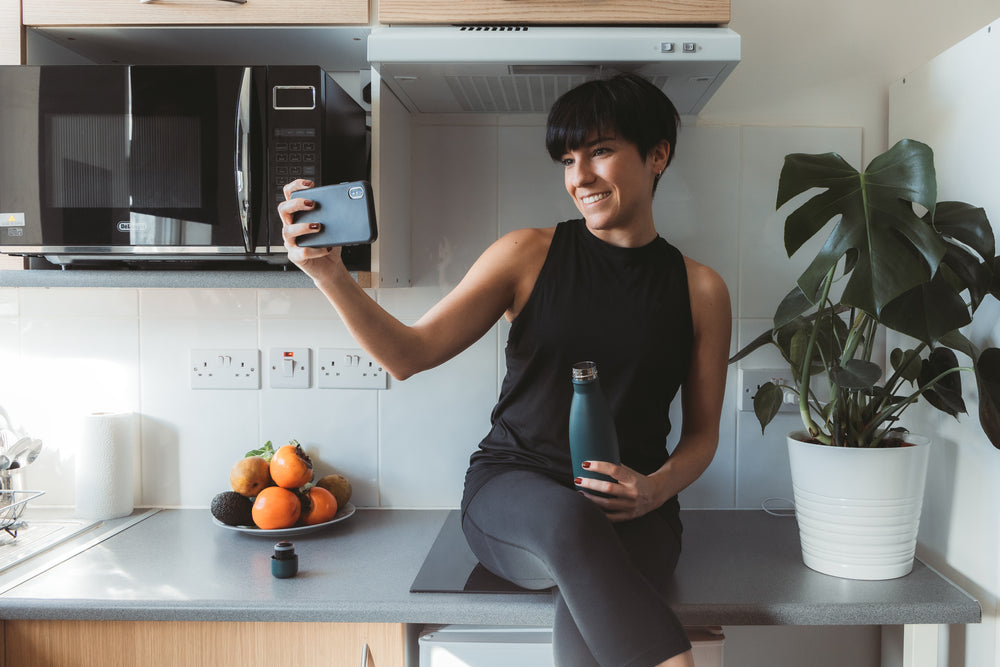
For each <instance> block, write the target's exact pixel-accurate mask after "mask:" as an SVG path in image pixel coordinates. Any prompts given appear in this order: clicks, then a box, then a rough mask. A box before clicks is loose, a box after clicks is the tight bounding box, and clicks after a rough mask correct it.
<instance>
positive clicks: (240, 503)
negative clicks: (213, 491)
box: [212, 491, 253, 526]
mask: <svg viewBox="0 0 1000 667" xmlns="http://www.w3.org/2000/svg"><path fill="white" fill-rule="evenodd" d="M252 508H253V500H251V499H250V498H247V497H246V496H242V495H240V494H238V493H236V492H235V491H223V492H222V493H220V494H218V495H216V496H215V497H214V498H212V516H214V517H215V518H216V519H218V520H219V521H221V522H222V523H224V524H226V525H227V526H252V525H253V516H252V514H251V509H252Z"/></svg>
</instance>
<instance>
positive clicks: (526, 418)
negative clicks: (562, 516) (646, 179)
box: [462, 220, 693, 514]
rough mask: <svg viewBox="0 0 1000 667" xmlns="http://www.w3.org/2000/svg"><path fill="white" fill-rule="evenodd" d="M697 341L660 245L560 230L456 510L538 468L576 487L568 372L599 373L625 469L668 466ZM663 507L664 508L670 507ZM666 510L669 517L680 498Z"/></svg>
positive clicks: (672, 254)
mask: <svg viewBox="0 0 1000 667" xmlns="http://www.w3.org/2000/svg"><path fill="white" fill-rule="evenodd" d="M692 340H693V331H692V324H691V304H690V300H689V295H688V284H687V272H686V270H685V266H684V258H683V256H682V255H681V253H680V251H678V250H677V248H675V247H674V246H672V245H670V244H669V243H667V241H666V240H664V239H663V238H662V237H659V236H658V237H657V238H656V239H654V240H653V241H652V242H650V243H649V244H647V245H645V246H642V247H639V248H620V247H617V246H613V245H610V244H607V243H605V242H604V241H602V240H600V239H599V238H597V237H596V236H594V235H593V234H592V233H591V232H590V230H589V229H587V226H586V224H585V223H584V221H583V220H570V221H568V222H563V223H560V224H559V225H558V226H557V227H556V230H555V234H554V236H553V238H552V245H551V246H550V247H549V251H548V255H547V256H546V258H545V263H544V264H543V265H542V270H541V272H540V273H539V275H538V279H537V281H536V282H535V286H534V289H533V290H532V293H531V295H530V296H529V298H528V301H527V303H526V304H525V306H524V309H523V310H522V311H521V312H520V313H519V314H518V316H517V318H516V319H515V320H514V322H513V324H512V325H511V329H510V334H509V335H508V338H507V348H506V356H507V375H506V377H504V381H503V385H502V386H501V389H500V397H499V399H498V401H497V404H496V407H495V408H494V409H493V413H492V415H491V423H492V428H491V430H490V432H489V433H488V434H487V436H486V437H485V438H484V439H483V441H482V442H481V443H480V445H479V449H478V450H477V451H476V452H474V453H473V454H472V457H471V460H470V466H469V469H468V471H467V473H466V478H465V493H464V495H463V498H462V511H463V514H464V511H465V509H466V507H468V503H469V501H470V500H471V499H472V497H473V496H474V495H475V494H476V492H477V491H478V490H479V489H480V488H481V487H482V486H483V485H484V484H485V483H486V482H487V481H488V480H489V479H490V478H491V477H492V476H493V475H494V474H496V473H497V472H499V471H502V470H506V469H511V468H517V469H529V470H536V471H538V472H541V473H543V474H546V475H549V476H550V477H552V478H553V479H555V480H557V481H559V482H561V483H564V484H566V485H567V486H572V484H573V472H572V469H573V468H572V461H571V458H570V452H569V435H568V434H569V404H570V399H571V398H572V395H573V385H572V381H571V368H572V366H573V364H574V363H576V362H578V361H594V362H596V363H597V369H598V373H599V379H600V383H601V388H602V389H603V391H604V393H605V396H606V397H607V399H608V402H609V403H610V405H611V411H612V413H613V415H614V418H615V425H616V428H617V431H618V444H619V448H620V451H621V458H622V462H623V463H624V464H625V465H627V466H629V467H631V468H633V469H634V470H636V471H638V472H640V473H643V474H649V473H651V472H653V471H655V470H657V469H658V468H659V467H660V466H662V465H663V463H664V462H665V461H666V460H667V457H668V456H669V454H668V452H667V450H666V437H667V434H668V433H669V432H670V419H669V416H668V410H669V407H670V402H671V401H672V400H673V398H674V396H675V395H676V393H677V390H678V388H679V387H680V385H681V383H682V382H683V381H684V379H685V378H686V376H687V372H688V367H689V366H690V360H691V345H692ZM668 506H669V507H668ZM664 509H667V510H668V511H672V512H676V511H677V509H678V505H677V499H676V497H674V498H672V499H671V500H670V502H668V503H667V505H665V506H664Z"/></svg>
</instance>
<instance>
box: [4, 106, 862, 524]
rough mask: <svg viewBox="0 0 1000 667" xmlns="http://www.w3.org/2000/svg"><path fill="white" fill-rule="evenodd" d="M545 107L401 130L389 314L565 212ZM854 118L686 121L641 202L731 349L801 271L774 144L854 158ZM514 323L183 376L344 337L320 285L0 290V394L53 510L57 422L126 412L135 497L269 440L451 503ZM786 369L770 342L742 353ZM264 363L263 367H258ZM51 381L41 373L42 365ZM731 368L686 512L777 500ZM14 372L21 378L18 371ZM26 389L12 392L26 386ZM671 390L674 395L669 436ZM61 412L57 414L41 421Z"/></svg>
mask: <svg viewBox="0 0 1000 667" xmlns="http://www.w3.org/2000/svg"><path fill="white" fill-rule="evenodd" d="M543 124H544V119H543V118H541V117H532V118H526V119H519V120H518V122H507V120H506V119H503V118H501V119H496V118H493V119H489V118H482V117H477V118H476V119H475V122H468V123H458V124H454V125H449V124H448V123H446V122H421V123H417V124H415V125H414V128H413V144H412V149H413V150H412V155H413V160H414V164H413V189H412V197H411V209H412V211H411V213H412V234H413V240H412V264H413V272H412V277H413V287H411V288H402V289H371V290H368V292H369V294H371V295H372V296H373V297H374V298H375V299H376V300H377V301H378V302H379V304H380V305H381V306H382V307H384V308H385V309H386V310H387V311H388V312H389V313H391V314H393V315H394V316H396V317H398V318H400V319H402V320H403V321H406V322H413V321H415V320H416V319H418V318H419V317H420V316H421V315H423V313H424V312H426V310H427V309H429V308H430V307H431V306H433V305H434V304H435V303H436V302H437V301H438V300H439V299H440V298H441V297H442V296H444V295H445V294H446V293H447V292H448V291H449V290H450V289H451V288H452V287H453V286H454V285H455V284H457V283H458V281H459V280H461V278H462V276H463V275H464V274H465V272H466V271H467V270H468V268H469V266H471V264H472V263H473V262H474V261H475V260H476V258H477V257H478V256H479V255H480V253H482V251H483V250H485V248H486V247H487V246H488V245H489V244H490V243H492V242H493V241H494V240H496V238H498V236H499V235H500V234H503V233H506V232H508V231H511V230H513V229H516V228H520V227H525V226H551V225H553V224H555V223H557V222H559V221H560V220H564V219H569V218H574V217H578V212H577V211H576V208H575V207H574V206H573V204H572V202H571V201H570V199H569V197H568V195H567V194H566V192H565V189H564V187H563V179H562V169H561V167H560V166H559V165H558V164H555V163H553V162H552V160H551V159H550V158H549V157H548V154H547V153H546V151H545V148H544V127H543ZM860 144H861V132H860V130H859V129H855V128H847V129H844V128H803V127H794V128H766V127H742V128H741V127H735V126H730V127H713V126H702V125H697V124H694V123H690V124H688V125H685V126H684V127H683V128H682V130H681V135H680V138H679V142H678V151H677V157H676V160H675V161H674V163H673V164H672V165H671V167H670V169H669V170H668V171H667V173H666V175H665V176H664V180H663V181H662V183H661V185H660V190H659V191H658V193H657V197H656V200H655V203H654V206H655V213H656V216H657V221H658V229H659V231H660V234H661V235H662V236H664V237H665V238H667V239H668V240H669V241H670V242H671V243H673V244H674V245H676V246H678V247H679V248H681V250H682V251H683V252H684V253H685V254H687V255H689V256H691V257H693V258H694V259H696V260H698V261H701V262H704V263H706V264H708V265H709V266H712V267H713V268H715V269H716V270H717V271H718V272H719V273H720V274H721V275H722V276H723V277H724V279H725V280H726V282H727V284H728V285H729V289H730V293H731V295H732V299H733V305H734V316H736V319H735V320H734V341H733V346H732V349H733V351H735V350H736V349H738V347H739V346H741V345H744V344H745V343H746V342H747V341H748V340H749V339H750V338H752V337H753V336H756V335H757V334H758V333H759V332H761V331H763V330H765V329H766V328H768V327H769V326H770V322H769V318H770V317H771V315H772V313H773V311H774V308H775V306H776V305H777V303H778V300H779V299H780V298H781V297H782V296H784V294H785V293H786V292H787V291H788V289H790V287H791V284H792V282H793V281H794V279H795V278H796V277H797V275H798V272H799V270H800V269H801V267H800V266H798V265H797V264H796V263H795V262H794V261H789V260H787V259H786V258H785V255H784V251H783V249H782V239H781V226H782V220H783V218H782V217H781V216H779V215H778V214H777V213H775V212H774V210H773V207H774V196H775V188H776V184H777V178H778V172H779V170H780V168H781V163H782V159H783V156H784V155H785V154H786V153H789V152H794V151H806V152H823V151H828V150H837V151H838V152H840V153H841V154H842V155H843V156H844V157H845V158H846V159H848V161H850V162H852V163H856V162H857V158H858V156H859V155H860ZM509 328H510V326H509V324H507V323H506V322H505V321H501V322H499V323H498V324H497V325H496V326H495V327H493V328H492V329H491V330H490V331H489V332H488V333H487V334H486V335H485V336H484V337H483V338H482V339H481V340H480V341H478V342H477V343H475V344H474V345H473V346H472V347H471V348H470V349H469V350H467V351H465V352H464V353H462V354H461V355H459V356H458V357H456V358H455V359H452V360H451V361H449V362H447V363H445V364H443V365H442V366H440V367H438V368H436V369H433V370H431V371H427V372H425V373H422V374H420V375H417V376H415V377H413V378H410V379H408V380H406V381H405V382H396V381H394V380H391V379H390V380H389V388H388V390H384V391H378V390H328V389H318V388H316V381H315V368H314V369H313V378H312V384H311V386H310V387H309V388H308V389H296V390H291V389H272V388H270V386H269V383H268V378H267V373H266V372H262V374H261V375H262V382H261V384H262V388H261V389H260V390H259V391H252V390H249V391H243V390H227V391H221V390H216V391H206V390H201V391H196V390H192V389H190V375H189V374H190V368H189V356H190V350H191V349H192V348H218V347H223V348H224V347H232V348H253V349H258V350H260V354H261V357H262V361H266V359H267V354H268V352H269V350H270V348H272V347H308V348H310V349H311V350H312V354H313V359H314V360H315V355H316V354H317V351H318V349H319V348H320V347H356V345H355V343H354V341H353V340H352V339H351V336H350V334H349V333H348V331H347V329H346V327H345V326H344V324H343V323H342V322H341V321H340V319H339V317H338V316H337V313H336V311H335V310H334V309H333V307H332V306H331V305H330V304H329V303H328V302H327V301H326V299H325V297H323V295H322V294H321V293H320V292H319V291H318V290H314V289H301V288H300V289H138V290H134V289H121V290H115V289H95V290H91V289H48V288H45V289H40V288H39V289H36V288H0V363H2V364H3V367H4V369H5V371H6V370H7V369H10V370H11V371H12V372H8V373H7V377H9V378H12V379H11V380H10V381H7V382H3V383H0V404H3V405H4V406H5V407H7V408H8V409H9V410H11V412H12V414H16V416H17V417H19V418H20V420H21V421H23V422H25V424H26V425H28V426H30V427H31V428H32V430H37V433H38V435H39V437H43V439H44V440H45V441H46V442H45V450H44V452H45V453H44V454H43V457H42V458H40V459H39V460H38V461H37V462H36V464H35V465H34V469H33V470H29V471H26V472H30V473H31V481H32V482H33V483H37V484H38V485H39V486H42V487H44V488H46V490H48V491H49V493H48V494H47V495H46V496H43V498H44V499H45V502H47V503H49V504H72V502H73V483H72V482H73V473H72V470H73V443H72V435H71V432H70V431H71V429H70V428H69V427H68V426H66V424H68V423H69V419H68V416H69V415H71V414H73V413H78V412H79V411H80V410H83V409H86V408H89V407H97V406H100V407H102V408H104V407H107V406H109V405H112V404H113V405H115V406H118V405H121V406H124V408H125V409H132V410H135V411H136V412H137V413H138V414H139V415H140V440H141V452H140V456H141V461H142V471H141V479H140V480H139V482H140V484H141V498H140V500H141V502H142V503H143V504H147V505H164V506H194V507H199V506H201V507H203V506H206V505H207V504H208V503H209V501H210V500H211V498H212V496H214V494H215V493H218V492H219V491H222V490H225V489H226V488H227V486H228V473H229V469H230V467H231V466H232V464H233V463H234V462H235V460H236V459H237V458H239V457H241V456H242V455H243V454H244V453H245V452H246V451H248V450H250V449H253V448H256V447H258V446H260V445H261V444H262V443H263V442H264V441H265V440H271V441H272V442H274V443H275V444H276V445H278V444H283V443H284V442H287V441H288V440H289V439H296V440H298V441H299V442H300V443H302V445H303V446H304V447H305V448H306V450H307V451H308V452H309V453H310V454H311V455H312V456H314V458H315V460H316V465H317V474H326V473H328V472H333V471H337V472H342V473H344V474H346V475H347V476H348V477H350V478H351V479H352V481H353V483H354V489H355V492H354V493H355V495H354V500H355V503H356V504H358V505H359V506H385V507H455V506H457V505H458V502H459V500H460V498H461V493H462V485H463V481H464V474H465V468H466V466H467V464H468V459H469V456H470V454H471V453H472V452H473V451H474V450H475V448H476V446H477V445H478V443H479V441H480V439H481V438H482V437H483V435H484V434H485V432H486V430H487V429H488V428H489V415H490V411H491V409H492V407H493V403H494V401H495V400H496V396H497V394H498V391H499V386H500V382H501V381H502V379H503V374H504V372H505V367H504V346H505V343H506V337H507V332H508V331H509ZM776 364H778V365H779V366H778V367H783V365H784V362H783V361H782V360H781V358H780V356H779V355H778V354H777V352H776V351H775V350H773V349H766V350H761V351H759V352H757V353H755V354H754V355H753V356H752V357H750V358H749V359H747V360H745V361H744V362H742V365H743V366H746V367H758V368H761V367H771V366H774V365H776ZM263 370H264V371H266V364H265V366H264V368H263ZM53 377H56V378H58V379H57V380H55V381H53V380H52V379H51V378H53ZM738 377H739V375H738V372H737V368H736V366H732V367H731V368H730V372H729V377H728V382H727V384H728V388H727V391H726V398H725V403H724V405H723V416H722V422H721V424H720V442H719V447H718V450H717V453H716V456H715V459H714V461H713V462H712V464H711V466H710V467H709V468H708V470H707V471H706V472H705V473H704V475H703V476H702V477H701V478H700V479H699V480H698V481H696V482H695V483H694V484H693V485H691V486H690V487H689V488H688V489H686V490H685V491H684V492H683V494H682V503H683V504H684V506H686V507H698V508H718V507H722V508H728V507H758V506H759V504H760V501H761V500H762V499H763V498H766V497H771V496H790V493H791V490H790V482H789V473H788V468H787V466H788V464H787V453H786V452H785V447H784V432H785V431H786V430H790V429H792V428H796V427H797V417H796V416H795V415H794V414H793V415H790V416H789V415H781V416H779V417H778V419H776V420H775V422H774V423H772V424H771V426H769V428H768V430H767V433H766V435H764V436H762V435H761V434H760V427H759V426H758V425H757V423H756V419H755V418H754V416H753V413H741V412H738V411H737V406H738V401H737V398H738V392H739V389H738V386H737V385H738ZM14 378H16V380H15V379H14ZM22 385H23V387H24V388H23V389H22ZM680 411H681V406H680V399H679V398H678V400H676V401H675V403H674V405H673V406H672V408H671V419H672V422H673V424H674V432H673V433H672V435H671V438H670V439H669V440H668V447H672V446H673V445H674V443H675V442H676V438H677V437H678V435H679V433H680V428H681V424H680ZM53 415H56V416H57V417H58V418H57V419H53V418H52V416H53Z"/></svg>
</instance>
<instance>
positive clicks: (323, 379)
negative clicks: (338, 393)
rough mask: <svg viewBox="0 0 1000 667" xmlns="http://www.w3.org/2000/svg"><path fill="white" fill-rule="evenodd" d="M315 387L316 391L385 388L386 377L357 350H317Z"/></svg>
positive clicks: (377, 366)
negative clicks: (317, 388)
mask: <svg viewBox="0 0 1000 667" xmlns="http://www.w3.org/2000/svg"><path fill="white" fill-rule="evenodd" d="M316 386H317V387H319V388H320V389H386V388H387V387H388V374H387V373H386V372H385V369H384V368H382V367H381V366H379V365H378V362H376V361H375V360H374V359H372V358H371V357H370V356H368V355H367V354H365V353H364V351H362V350H360V349H356V348H347V347H321V348H320V349H319V354H318V355H317V359H316Z"/></svg>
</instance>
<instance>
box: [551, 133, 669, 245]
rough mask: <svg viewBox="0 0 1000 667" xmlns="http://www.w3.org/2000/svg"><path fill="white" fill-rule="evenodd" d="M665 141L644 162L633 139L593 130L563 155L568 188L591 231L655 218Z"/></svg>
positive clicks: (665, 156) (664, 164) (666, 146)
mask: <svg viewBox="0 0 1000 667" xmlns="http://www.w3.org/2000/svg"><path fill="white" fill-rule="evenodd" d="M669 150H670V149H669V145H668V144H667V143H666V142H663V143H662V144H660V145H659V146H657V147H656V148H654V149H653V150H652V151H651V152H650V154H649V156H648V157H647V158H646V160H643V159H642V156H641V155H640V154H639V149H638V148H637V147H636V145H635V144H633V143H632V142H630V141H627V140H625V139H619V138H617V137H601V136H598V135H597V133H596V132H595V133H593V134H592V135H591V137H588V139H587V141H585V142H584V144H583V145H582V146H580V147H579V148H577V149H575V150H569V151H567V152H566V153H565V154H564V155H563V156H562V164H563V168H564V170H565V173H564V177H565V183H566V191H567V192H568V193H569V195H570V197H572V198H573V203H575V204H576V207H577V209H579V211H580V213H582V214H583V217H584V218H585V219H586V221H587V226H588V227H590V229H591V230H593V231H602V230H608V231H610V230H612V229H621V228H624V227H627V226H630V225H637V224H639V223H644V222H647V220H646V218H649V220H648V222H652V220H651V218H652V201H653V181H654V178H655V177H656V175H657V174H658V173H659V172H661V171H662V170H663V168H664V167H665V166H666V159H667V156H668V155H669Z"/></svg>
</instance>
